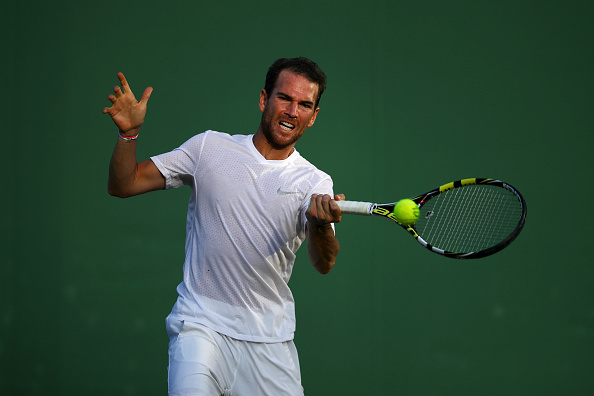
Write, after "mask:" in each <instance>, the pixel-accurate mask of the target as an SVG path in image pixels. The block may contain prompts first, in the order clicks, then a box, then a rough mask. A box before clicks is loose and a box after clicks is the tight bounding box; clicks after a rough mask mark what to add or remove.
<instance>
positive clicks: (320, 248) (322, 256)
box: [305, 194, 344, 274]
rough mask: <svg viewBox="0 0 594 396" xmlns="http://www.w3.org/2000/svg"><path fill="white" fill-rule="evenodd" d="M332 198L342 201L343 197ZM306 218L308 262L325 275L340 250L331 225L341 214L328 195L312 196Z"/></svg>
mask: <svg viewBox="0 0 594 396" xmlns="http://www.w3.org/2000/svg"><path fill="white" fill-rule="evenodd" d="M334 198H335V199H336V200H344V195H342V194H338V195H336V196H335V197H334ZM306 216H307V225H306V230H305V232H306V237H307V253H308V255H309V260H310V261H311V263H312V265H313V266H314V268H315V269H316V270H317V271H318V272H320V273H321V274H327V273H328V272H330V270H331V269H332V267H334V264H335V263H336V256H337V255H338V252H339V250H340V243H339V242H338V239H337V238H336V236H335V235H334V230H333V228H332V224H331V223H338V222H340V220H341V218H342V212H341V210H340V208H339V207H338V205H337V204H336V202H335V200H333V199H332V198H331V197H330V196H329V195H316V194H314V195H312V198H311V202H310V205H309V208H308V209H307V213H306Z"/></svg>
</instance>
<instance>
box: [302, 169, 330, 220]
mask: <svg viewBox="0 0 594 396" xmlns="http://www.w3.org/2000/svg"><path fill="white" fill-rule="evenodd" d="M324 176H325V177H324V178H323V179H321V180H320V182H319V183H318V184H317V185H316V186H315V187H314V188H312V189H311V191H310V193H309V194H308V195H307V197H306V199H305V201H304V202H303V206H302V207H301V224H303V230H304V231H305V224H307V217H306V216H305V213H306V212H307V209H308V208H309V203H310V202H311V196H312V195H313V194H318V195H320V194H321V195H325V194H328V195H330V196H331V197H332V198H334V190H333V187H334V184H333V182H332V179H331V178H330V176H328V175H326V174H325V173H324ZM331 225H332V229H334V223H332V224H331Z"/></svg>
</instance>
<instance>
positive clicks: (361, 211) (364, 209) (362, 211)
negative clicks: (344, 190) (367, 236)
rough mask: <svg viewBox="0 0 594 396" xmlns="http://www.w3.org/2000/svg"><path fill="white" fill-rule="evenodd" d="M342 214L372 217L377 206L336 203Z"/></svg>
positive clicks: (349, 202)
mask: <svg viewBox="0 0 594 396" xmlns="http://www.w3.org/2000/svg"><path fill="white" fill-rule="evenodd" d="M336 203H337V204H338V206H339V207H340V210H342V213H346V214H356V215H363V216H371V213H372V212H373V207H374V206H375V204H373V203H371V202H358V201H336Z"/></svg>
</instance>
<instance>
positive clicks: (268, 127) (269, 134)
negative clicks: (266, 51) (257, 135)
mask: <svg viewBox="0 0 594 396" xmlns="http://www.w3.org/2000/svg"><path fill="white" fill-rule="evenodd" d="M317 97H318V85H317V84H316V83H313V82H311V81H309V80H308V79H307V78H305V77H303V76H301V75H298V74H295V73H293V72H291V71H289V70H283V71H282V72H281V73H280V74H279V76H278V79H277V80H276V85H275V86H274V88H273V90H272V92H266V91H265V90H262V92H261V93H260V110H261V111H262V122H261V124H260V127H261V129H262V132H263V134H264V137H265V138H266V140H267V141H268V143H269V144H270V145H271V146H272V147H273V148H274V149H277V150H281V149H284V148H287V147H292V146H293V145H294V144H295V143H296V142H297V140H299V138H300V137H301V136H302V135H303V133H304V132H305V130H306V129H307V128H309V127H311V126H312V125H313V124H314V122H315V120H316V116H317V114H318V111H319V110H320V109H319V108H316V107H315V103H316V99H317Z"/></svg>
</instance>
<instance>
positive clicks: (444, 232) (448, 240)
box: [337, 178, 526, 259]
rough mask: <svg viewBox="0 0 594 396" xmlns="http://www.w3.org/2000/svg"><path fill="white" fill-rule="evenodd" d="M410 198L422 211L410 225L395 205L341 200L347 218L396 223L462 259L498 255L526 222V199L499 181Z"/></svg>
mask: <svg viewBox="0 0 594 396" xmlns="http://www.w3.org/2000/svg"><path fill="white" fill-rule="evenodd" d="M411 200H413V201H414V202H415V203H416V204H417V205H418V207H419V219H418V220H417V222H416V223H415V224H413V225H408V226H407V225H402V224H400V223H398V221H397V220H396V217H395V216H394V205H396V202H394V203H389V204H376V203H372V202H356V201H337V204H338V205H339V206H340V208H341V210H342V213H344V214H356V215H364V216H372V215H373V216H380V217H384V218H386V219H389V220H392V221H394V222H396V223H397V224H399V225H400V226H402V227H403V228H404V229H405V230H406V231H408V232H409V233H410V234H411V235H412V236H413V237H414V238H415V239H416V240H417V242H419V243H420V244H421V245H423V246H424V247H426V248H427V249H429V250H430V251H432V252H434V253H438V254H441V255H443V256H445V257H451V258H457V259H474V258H481V257H486V256H489V255H491V254H493V253H497V252H499V251H500V250H502V249H503V248H505V247H506V246H508V245H509V244H510V243H511V242H512V241H513V240H514V239H516V237H517V236H518V235H519V234H520V231H522V227H524V223H525V221H526V202H525V201H524V198H523V197H522V195H521V194H520V192H519V191H518V190H516V189H515V188H514V187H512V186H511V185H509V184H508V183H504V182H502V181H500V180H494V179H480V178H474V179H463V180H458V181H455V182H451V183H447V184H444V185H442V186H440V187H438V188H436V189H433V190H431V191H429V192H426V193H425V194H421V195H418V196H416V197H414V198H411Z"/></svg>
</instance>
